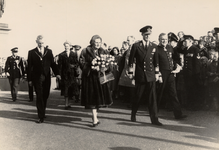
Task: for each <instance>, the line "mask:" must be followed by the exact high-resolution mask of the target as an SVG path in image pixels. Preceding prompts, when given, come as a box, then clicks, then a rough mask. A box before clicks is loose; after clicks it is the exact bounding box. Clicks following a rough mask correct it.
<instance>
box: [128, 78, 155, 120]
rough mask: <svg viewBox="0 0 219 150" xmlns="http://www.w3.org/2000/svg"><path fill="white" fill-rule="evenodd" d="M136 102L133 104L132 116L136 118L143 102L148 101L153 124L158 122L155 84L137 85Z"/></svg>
mask: <svg viewBox="0 0 219 150" xmlns="http://www.w3.org/2000/svg"><path fill="white" fill-rule="evenodd" d="M135 88H136V89H135V90H136V91H135V94H136V100H133V104H132V116H135V115H136V113H137V111H138V108H139V105H140V102H141V100H144V101H147V103H148V110H149V114H150V119H151V122H155V121H157V120H158V117H157V101H156V93H155V92H156V91H155V88H156V86H155V82H145V83H136V85H135Z"/></svg>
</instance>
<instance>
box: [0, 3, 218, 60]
mask: <svg viewBox="0 0 219 150" xmlns="http://www.w3.org/2000/svg"><path fill="white" fill-rule="evenodd" d="M5 1H6V6H5V13H4V14H3V16H2V18H0V23H7V24H8V26H9V28H10V29H11V31H9V32H8V33H7V34H0V56H1V57H6V56H10V55H11V51H10V49H12V48H13V47H18V48H19V53H18V55H20V56H22V57H24V58H27V54H28V51H29V50H31V49H33V48H35V47H36V46H37V45H36V41H35V40H36V37H37V36H38V35H43V36H44V38H45V45H48V46H49V47H50V48H51V49H52V50H53V54H54V55H57V54H59V53H60V52H62V51H63V50H64V46H63V43H64V42H65V41H70V42H71V43H72V44H73V45H76V44H77V45H80V46H82V48H84V47H86V46H88V45H89V41H90V39H91V37H92V36H93V35H95V34H98V35H100V36H101V37H102V39H103V42H105V43H107V45H108V46H111V47H114V46H117V47H119V48H121V46H122V42H123V41H124V40H126V39H127V36H129V35H133V36H134V37H135V38H136V40H141V39H142V37H141V33H140V32H139V29H140V28H142V27H144V26H146V25H151V26H152V27H153V29H152V32H153V33H152V35H151V41H158V36H159V34H160V33H163V32H164V33H169V32H173V33H175V34H177V33H178V32H179V31H183V32H184V33H185V34H189V35H193V36H194V38H196V39H198V38H199V37H200V36H203V35H206V34H207V32H208V31H211V30H213V28H214V27H219V19H217V17H218V15H219V11H218V6H219V1H218V0H5Z"/></svg>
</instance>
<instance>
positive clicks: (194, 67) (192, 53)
mask: <svg viewBox="0 0 219 150" xmlns="http://www.w3.org/2000/svg"><path fill="white" fill-rule="evenodd" d="M182 53H183V54H184V67H183V70H184V73H185V74H187V75H190V76H191V75H195V74H198V73H200V61H199V59H198V57H197V56H198V53H199V49H198V48H197V47H195V46H191V47H190V48H189V49H187V47H186V48H184V49H183V51H182Z"/></svg>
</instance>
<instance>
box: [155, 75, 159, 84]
mask: <svg viewBox="0 0 219 150" xmlns="http://www.w3.org/2000/svg"><path fill="white" fill-rule="evenodd" d="M159 76H160V74H155V78H156V82H157V81H158V80H159Z"/></svg>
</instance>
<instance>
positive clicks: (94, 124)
mask: <svg viewBox="0 0 219 150" xmlns="http://www.w3.org/2000/svg"><path fill="white" fill-rule="evenodd" d="M99 124H100V121H98V122H97V123H93V126H92V127H96V126H98V125H99Z"/></svg>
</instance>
